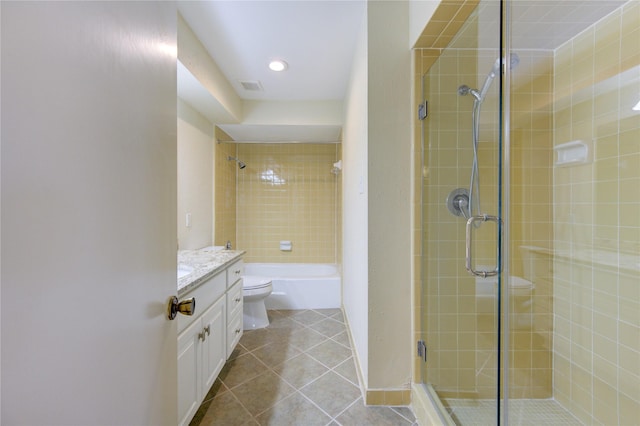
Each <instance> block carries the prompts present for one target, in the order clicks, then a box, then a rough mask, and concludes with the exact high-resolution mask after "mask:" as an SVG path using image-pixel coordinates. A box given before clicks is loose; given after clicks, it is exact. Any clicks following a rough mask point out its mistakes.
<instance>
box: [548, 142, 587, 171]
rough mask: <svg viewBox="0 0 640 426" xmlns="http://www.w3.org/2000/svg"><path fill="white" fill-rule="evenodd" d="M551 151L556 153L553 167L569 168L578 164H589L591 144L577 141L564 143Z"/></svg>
mask: <svg viewBox="0 0 640 426" xmlns="http://www.w3.org/2000/svg"><path fill="white" fill-rule="evenodd" d="M553 150H554V151H555V152H556V160H555V163H554V165H555V166H556V167H569V166H577V165H580V164H588V163H591V161H592V159H593V156H592V151H593V149H592V146H591V142H588V141H583V140H577V141H571V142H566V143H563V144H560V145H556V146H555V147H553Z"/></svg>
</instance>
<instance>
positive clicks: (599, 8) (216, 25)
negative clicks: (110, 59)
mask: <svg viewBox="0 0 640 426" xmlns="http://www.w3.org/2000/svg"><path fill="white" fill-rule="evenodd" d="M624 2H625V1H624V0H592V1H589V0H584V1H582V2H581V3H580V6H579V7H576V1H575V0H521V1H515V2H514V3H513V4H514V7H513V12H512V17H513V24H512V32H513V38H512V40H513V44H512V46H513V48H514V49H545V50H546V49H555V48H557V47H558V46H559V45H560V44H561V43H563V42H564V41H566V40H568V39H570V38H571V37H573V36H575V35H576V34H577V33H579V32H580V31H582V30H583V29H585V28H586V27H587V26H589V25H590V24H591V23H593V22H595V21H597V20H598V19H600V18H602V17H603V16H605V15H606V14H607V13H609V12H611V11H612V10H614V9H615V8H617V7H619V6H620V5H621V4H623V3H624ZM482 4H483V5H484V6H487V7H493V5H494V4H497V2H492V1H486V2H483V3H482ZM365 5H366V1H364V0H353V1H342V0H321V1H313V0H290V1H273V0H262V1H240V0H235V1H222V0H216V1H179V2H178V10H179V12H180V14H181V15H182V16H183V18H184V19H185V21H186V22H187V23H188V24H189V26H190V27H191V29H192V30H193V32H194V33H195V34H196V36H197V37H198V38H199V39H200V41H201V42H202V44H203V45H204V47H205V48H206V50H207V51H208V53H209V54H210V56H211V57H212V59H213V60H214V61H215V62H216V64H217V65H218V66H219V67H220V69H221V70H222V72H223V74H224V75H225V77H226V78H227V80H228V81H229V83H230V84H231V85H232V86H233V87H234V89H235V90H236V93H237V94H238V96H239V97H240V98H241V99H243V100H262V101H325V100H338V101H340V100H342V99H343V98H344V96H345V91H346V89H347V85H348V82H349V76H350V71H351V62H352V58H353V55H354V49H355V46H356V39H357V36H358V32H359V30H360V26H361V24H362V22H363V17H364V12H365ZM498 15H499V14H498V13H491V14H489V15H488V16H489V19H486V20H483V21H484V22H483V25H486V26H484V28H487V26H488V27H490V28H496V27H497V26H498V25H499V23H498V21H497V18H498ZM492 34H493V33H492ZM271 59H282V60H284V61H286V62H287V64H288V69H287V70H285V71H282V72H280V73H276V72H273V71H271V70H269V69H268V63H269V61H270V60H271ZM243 81H244V82H259V84H260V86H261V87H262V90H259V91H252V90H246V89H245V88H243V85H242V84H241V82H243ZM178 90H179V94H180V96H181V97H182V98H183V99H185V100H186V101H187V102H189V103H190V104H191V105H192V106H194V107H196V109H198V110H199V111H201V112H202V113H203V114H204V115H205V116H207V117H208V118H209V119H210V120H211V121H212V122H214V123H220V122H224V120H220V117H221V114H224V109H223V108H222V107H221V106H220V104H219V103H218V102H217V100H216V99H214V98H213V97H212V96H211V95H210V94H209V93H208V92H207V91H206V90H205V89H204V88H203V87H201V85H200V84H199V82H198V81H197V79H195V78H194V77H193V76H189V72H188V70H186V68H184V67H182V66H181V64H179V65H178ZM227 122H228V121H227ZM220 127H221V128H223V130H225V131H227V133H228V134H229V135H230V136H232V137H233V138H234V139H236V140H249V141H257V140H264V141H278V140H279V141H294V140H296V141H303V142H305V141H313V140H317V141H326V140H327V138H331V137H332V136H329V135H332V134H333V135H335V134H338V135H339V133H340V128H339V126H338V128H335V126H333V127H331V126H329V127H327V128H323V126H315V127H314V126H306V127H305V126H294V127H296V128H293V127H290V128H287V126H268V127H267V126H262V127H261V126H255V125H254V126H246V125H242V124H233V125H226V126H223V125H221V126H220ZM261 138H262V139H261Z"/></svg>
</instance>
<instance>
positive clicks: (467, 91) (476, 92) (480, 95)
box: [458, 53, 520, 103]
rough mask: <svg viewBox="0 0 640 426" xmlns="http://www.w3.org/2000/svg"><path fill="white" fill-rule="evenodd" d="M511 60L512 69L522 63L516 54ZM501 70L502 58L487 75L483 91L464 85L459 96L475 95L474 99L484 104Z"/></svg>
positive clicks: (459, 88)
mask: <svg viewBox="0 0 640 426" xmlns="http://www.w3.org/2000/svg"><path fill="white" fill-rule="evenodd" d="M509 58H510V61H509V62H510V66H511V69H513V68H515V67H517V66H518V64H519V63H520V58H519V57H518V55H517V54H515V53H512V54H511V55H510V56H509ZM499 70H500V58H498V59H496V61H495V62H494V63H493V67H492V68H491V71H489V74H487V78H485V80H484V84H483V85H482V89H480V90H477V89H472V88H470V87H469V86H467V85H466V84H463V85H462V86H460V87H458V95H460V96H466V95H468V94H471V95H473V97H474V98H475V99H476V101H477V102H480V103H482V101H484V97H485V96H486V95H487V92H488V91H489V87H491V83H492V82H493V79H494V78H496V75H497V74H498V71H499Z"/></svg>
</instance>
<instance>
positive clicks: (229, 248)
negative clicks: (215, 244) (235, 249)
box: [224, 240, 231, 250]
mask: <svg viewBox="0 0 640 426" xmlns="http://www.w3.org/2000/svg"><path fill="white" fill-rule="evenodd" d="M224 248H225V249H227V250H231V240H227V244H225V246H224Z"/></svg>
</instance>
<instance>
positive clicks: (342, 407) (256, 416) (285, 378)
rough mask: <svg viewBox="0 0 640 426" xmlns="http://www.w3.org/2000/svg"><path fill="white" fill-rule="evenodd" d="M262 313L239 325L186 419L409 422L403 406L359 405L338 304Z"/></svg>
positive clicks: (297, 424)
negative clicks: (257, 325)
mask: <svg viewBox="0 0 640 426" xmlns="http://www.w3.org/2000/svg"><path fill="white" fill-rule="evenodd" d="M269 318H270V321H271V323H270V324H269V327H267V328H265V329H261V330H251V331H245V332H244V335H243V336H242V339H241V340H240V343H239V344H238V346H237V348H236V350H235V351H234V353H233V354H232V355H231V357H230V358H229V360H228V361H227V363H226V364H225V366H224V368H223V369H222V372H221V373H220V375H219V376H218V379H217V380H216V382H215V383H214V385H213V387H212V388H211V390H210V391H209V393H208V395H207V396H206V397H205V400H204V402H203V403H202V406H201V407H200V409H199V410H198V412H197V413H196V415H195V416H194V418H193V420H192V421H191V425H192V426H210V425H224V426H233V425H273V426H284V425H292V426H313V425H320V426H322V425H331V426H336V425H342V426H349V425H358V426H364V425H375V426H385V425H398V426H404V425H406V426H411V425H413V426H416V425H417V423H416V420H415V417H414V415H413V413H412V412H411V410H410V409H409V408H407V407H365V406H364V404H363V401H362V395H361V392H360V388H359V387H358V378H357V374H356V369H355V364H354V361H353V356H352V353H351V346H350V344H349V336H348V335H347V332H346V327H345V324H344V317H343V315H342V311H341V310H340V309H319V310H301V311H269Z"/></svg>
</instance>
